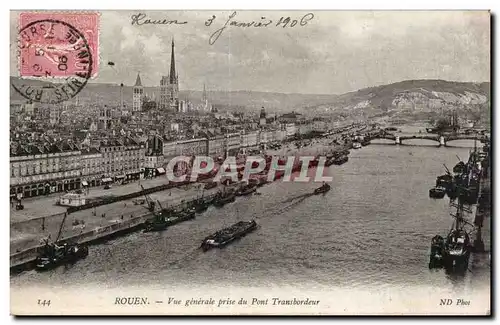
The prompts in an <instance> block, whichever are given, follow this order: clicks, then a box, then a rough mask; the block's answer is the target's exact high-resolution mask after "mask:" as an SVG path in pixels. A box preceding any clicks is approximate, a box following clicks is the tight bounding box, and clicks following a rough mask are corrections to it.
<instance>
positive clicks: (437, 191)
mask: <svg viewBox="0 0 500 325" xmlns="http://www.w3.org/2000/svg"><path fill="white" fill-rule="evenodd" d="M445 194H446V189H445V188H443V187H433V188H431V189H430V190H429V197H431V198H433V199H442V198H444V196H445Z"/></svg>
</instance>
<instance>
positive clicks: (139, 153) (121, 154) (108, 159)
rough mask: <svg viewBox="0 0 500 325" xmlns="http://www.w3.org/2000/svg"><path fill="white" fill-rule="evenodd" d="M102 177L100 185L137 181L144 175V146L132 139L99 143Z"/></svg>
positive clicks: (109, 140) (108, 140) (107, 140)
mask: <svg viewBox="0 0 500 325" xmlns="http://www.w3.org/2000/svg"><path fill="white" fill-rule="evenodd" d="M99 150H100V152H101V153H102V155H103V157H102V165H103V177H102V179H101V183H110V182H113V181H123V180H129V179H139V178H140V176H141V174H144V157H145V150H146V149H145V145H144V144H142V143H139V142H138V141H136V140H134V139H132V138H128V137H125V138H122V139H105V140H102V141H101V144H100V147H99Z"/></svg>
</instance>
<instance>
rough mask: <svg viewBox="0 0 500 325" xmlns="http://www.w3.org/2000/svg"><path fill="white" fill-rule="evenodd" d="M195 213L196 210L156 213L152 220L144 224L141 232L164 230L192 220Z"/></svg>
mask: <svg viewBox="0 0 500 325" xmlns="http://www.w3.org/2000/svg"><path fill="white" fill-rule="evenodd" d="M195 212H196V210H195V209H193V208H191V209H186V210H183V211H178V212H177V211H172V210H168V209H164V210H162V211H160V212H156V213H155V215H154V217H153V218H152V219H148V220H146V221H145V222H144V230H143V232H152V231H163V230H166V229H167V228H168V227H170V226H173V225H175V224H178V223H180V222H183V221H187V220H191V219H194V218H195V216H196V215H195Z"/></svg>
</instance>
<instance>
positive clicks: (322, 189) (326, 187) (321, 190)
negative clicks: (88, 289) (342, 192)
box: [314, 183, 331, 194]
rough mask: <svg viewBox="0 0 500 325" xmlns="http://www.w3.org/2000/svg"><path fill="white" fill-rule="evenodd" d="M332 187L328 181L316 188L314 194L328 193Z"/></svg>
mask: <svg viewBox="0 0 500 325" xmlns="http://www.w3.org/2000/svg"><path fill="white" fill-rule="evenodd" d="M330 189H331V186H330V185H328V184H327V183H323V185H321V187H318V188H317V189H315V190H314V194H321V193H326V192H328V191H329V190H330Z"/></svg>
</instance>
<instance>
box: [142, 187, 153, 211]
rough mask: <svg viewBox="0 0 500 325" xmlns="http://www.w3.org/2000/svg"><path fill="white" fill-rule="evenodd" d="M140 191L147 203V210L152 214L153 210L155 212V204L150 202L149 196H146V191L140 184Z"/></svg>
mask: <svg viewBox="0 0 500 325" xmlns="http://www.w3.org/2000/svg"><path fill="white" fill-rule="evenodd" d="M141 189H142V191H143V192H144V197H145V198H146V202H147V203H148V209H149V211H151V212H154V210H155V202H154V201H153V200H151V198H150V197H149V195H147V194H146V189H145V188H144V186H142V184H141Z"/></svg>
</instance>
